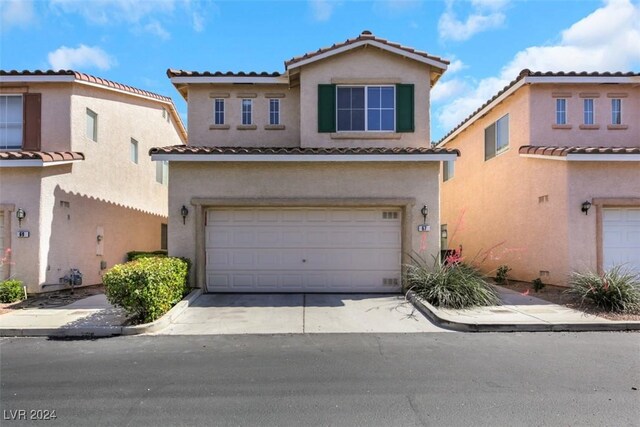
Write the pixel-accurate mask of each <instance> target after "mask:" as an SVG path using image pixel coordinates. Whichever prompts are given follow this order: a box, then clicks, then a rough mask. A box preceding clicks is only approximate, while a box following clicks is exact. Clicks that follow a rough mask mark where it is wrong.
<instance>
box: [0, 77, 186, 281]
mask: <svg viewBox="0 0 640 427" xmlns="http://www.w3.org/2000/svg"><path fill="white" fill-rule="evenodd" d="M186 140H187V135H186V131H185V128H184V126H183V124H182V122H181V120H180V118H179V116H178V114H177V112H176V109H175V107H174V104H173V102H172V101H171V99H170V98H168V97H165V96H161V95H157V94H155V93H151V92H147V91H144V90H140V89H136V88H133V87H130V86H126V85H122V84H119V83H115V82H112V81H109V80H104V79H101V78H97V77H93V76H89V75H87V74H83V73H79V72H75V71H46V72H45V71H33V72H30V71H22V72H17V71H0V250H2V253H3V254H7V253H8V252H7V250H8V249H10V250H11V251H10V257H8V258H7V259H6V262H5V263H4V265H3V266H2V272H1V273H0V274H1V277H0V278H2V279H4V278H9V277H12V278H16V279H19V280H22V281H23V282H24V283H25V284H26V285H27V287H28V291H29V292H34V293H35V292H43V291H49V290H56V289H59V288H61V287H66V286H68V285H65V284H63V283H62V282H61V278H64V277H65V276H68V274H69V272H70V269H72V268H75V269H79V270H80V272H81V273H82V274H83V276H84V277H83V284H84V285H90V284H97V283H101V282H102V277H101V275H102V273H103V271H105V269H107V268H109V267H112V266H113V265H114V264H116V263H120V262H122V261H123V260H124V257H125V254H126V252H128V251H132V250H157V249H160V248H161V246H162V238H161V237H162V236H161V235H162V233H165V234H166V223H167V185H166V184H167V165H166V164H164V165H163V164H162V163H159V164H156V163H154V162H151V160H150V159H149V157H148V155H147V152H148V150H149V149H150V148H151V147H152V146H154V145H158V143H161V142H162V143H164V142H166V143H168V144H178V145H179V144H184V143H186ZM22 214H24V218H22V219H20V218H19V217H20V216H22ZM27 236H28V237H27Z"/></svg>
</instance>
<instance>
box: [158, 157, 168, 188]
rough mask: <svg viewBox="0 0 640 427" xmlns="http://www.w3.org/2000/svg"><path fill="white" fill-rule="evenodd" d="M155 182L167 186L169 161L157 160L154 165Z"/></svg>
mask: <svg viewBox="0 0 640 427" xmlns="http://www.w3.org/2000/svg"><path fill="white" fill-rule="evenodd" d="M156 182H157V183H158V184H162V185H167V184H168V183H169V161H168V160H158V161H157V163H156Z"/></svg>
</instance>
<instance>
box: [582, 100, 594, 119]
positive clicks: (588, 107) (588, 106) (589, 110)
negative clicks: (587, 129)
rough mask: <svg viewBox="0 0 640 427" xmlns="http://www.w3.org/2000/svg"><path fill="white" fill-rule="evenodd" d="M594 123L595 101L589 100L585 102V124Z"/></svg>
mask: <svg viewBox="0 0 640 427" xmlns="http://www.w3.org/2000/svg"><path fill="white" fill-rule="evenodd" d="M593 123H594V117H593V99H591V98H588V99H585V100H584V124H585V125H592V124H593Z"/></svg>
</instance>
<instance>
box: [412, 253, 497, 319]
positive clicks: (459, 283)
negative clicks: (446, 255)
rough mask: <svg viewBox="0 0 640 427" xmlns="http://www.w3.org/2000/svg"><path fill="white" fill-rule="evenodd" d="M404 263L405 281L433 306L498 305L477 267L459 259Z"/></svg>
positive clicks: (492, 290) (495, 295) (493, 292)
mask: <svg viewBox="0 0 640 427" xmlns="http://www.w3.org/2000/svg"><path fill="white" fill-rule="evenodd" d="M413 261H414V262H413V263H412V264H410V265H408V266H406V270H405V272H406V275H405V280H406V282H407V284H408V285H409V286H410V287H411V289H413V290H414V291H415V293H416V294H417V295H418V296H420V297H422V298H424V299H425V300H426V301H428V302H429V303H430V304H433V305H434V306H436V307H444V308H456V309H461V308H470V307H476V306H488V305H498V304H499V303H500V298H499V297H498V295H497V293H496V291H495V290H494V289H493V288H492V287H491V285H489V283H487V281H486V280H485V277H484V276H483V275H482V273H480V271H479V270H478V269H476V268H475V267H472V266H470V265H467V264H464V263H462V262H458V263H453V264H448V265H445V264H443V263H441V262H439V261H435V262H434V265H433V267H429V266H427V265H426V262H425V261H424V260H416V259H414V260H413Z"/></svg>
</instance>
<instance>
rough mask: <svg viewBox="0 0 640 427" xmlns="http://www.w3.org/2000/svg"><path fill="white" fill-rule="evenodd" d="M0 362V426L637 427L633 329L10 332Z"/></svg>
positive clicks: (639, 403) (638, 352)
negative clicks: (48, 335)
mask: <svg viewBox="0 0 640 427" xmlns="http://www.w3.org/2000/svg"><path fill="white" fill-rule="evenodd" d="M0 357H1V358H0V387H1V388H0V407H1V412H2V414H1V415H2V418H1V419H0V424H2V425H3V426H5V425H24V426H26V425H40V426H42V425H46V426H56V425H60V426H92V427H94V426H115V425H117V426H173V425H211V426H217V425H221V426H227V425H229V426H231V425H234V426H235V425H239V426H242V425H259V426H271V425H278V426H306V425H337V426H341V425H344V426H365V425H366V426H413V425H433V426H520V425H523V426H525V425H526V426H542V425H551V426H556V425H558V426H565V425H571V426H616V427H618V426H638V425H639V423H640V391H638V388H640V334H637V333H579V334H569V333H537V334H536V333H516V334H462V333H448V334H438V333H420V334H313V335H311V334H297V335H273V336H269V335H245V336H237V335H226V336H146V337H145V336H137V337H119V338H108V339H99V340H48V339H40V338H15V339H3V340H1V341H0ZM21 411H24V412H21ZM47 411H49V412H47ZM51 411H55V416H56V418H55V419H52V420H51V419H50V420H39V419H37V418H44V417H46V415H47V414H48V415H49V418H50V415H51ZM22 415H24V418H26V419H20V418H23V417H22Z"/></svg>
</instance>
